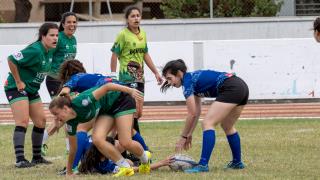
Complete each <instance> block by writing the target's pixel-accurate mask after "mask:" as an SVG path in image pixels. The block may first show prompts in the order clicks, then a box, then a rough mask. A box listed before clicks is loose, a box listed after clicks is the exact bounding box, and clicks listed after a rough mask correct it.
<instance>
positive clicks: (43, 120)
mask: <svg viewBox="0 0 320 180" xmlns="http://www.w3.org/2000/svg"><path fill="white" fill-rule="evenodd" d="M33 124H34V125H35V126H36V127H39V128H45V127H46V118H40V119H39V120H37V121H33Z"/></svg>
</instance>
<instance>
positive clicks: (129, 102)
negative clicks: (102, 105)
mask: <svg viewBox="0 0 320 180" xmlns="http://www.w3.org/2000/svg"><path fill="white" fill-rule="evenodd" d="M135 112H136V103H135V101H134V99H133V98H132V97H131V96H130V95H129V94H128V93H124V92H121V93H120V95H119V98H118V99H117V100H116V101H115V102H114V103H113V105H112V107H111V108H110V109H109V110H108V111H107V112H101V111H100V112H99V115H109V116H112V117H114V118H117V117H119V116H123V115H127V114H133V113H135Z"/></svg>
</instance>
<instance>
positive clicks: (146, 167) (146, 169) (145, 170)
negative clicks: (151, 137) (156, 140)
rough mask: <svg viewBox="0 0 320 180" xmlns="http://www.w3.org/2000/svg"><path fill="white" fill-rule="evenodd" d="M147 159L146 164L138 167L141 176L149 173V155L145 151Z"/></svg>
mask: <svg viewBox="0 0 320 180" xmlns="http://www.w3.org/2000/svg"><path fill="white" fill-rule="evenodd" d="M145 152H146V154H147V157H148V162H147V163H144V164H142V163H141V164H140V166H139V173H141V174H149V173H150V170H151V168H150V163H151V156H152V155H151V153H150V152H149V151H145Z"/></svg>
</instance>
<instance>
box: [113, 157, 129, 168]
mask: <svg viewBox="0 0 320 180" xmlns="http://www.w3.org/2000/svg"><path fill="white" fill-rule="evenodd" d="M116 165H118V166H119V167H126V168H128V167H130V164H129V163H128V161H127V160H125V159H124V158H121V159H120V160H119V161H117V162H116Z"/></svg>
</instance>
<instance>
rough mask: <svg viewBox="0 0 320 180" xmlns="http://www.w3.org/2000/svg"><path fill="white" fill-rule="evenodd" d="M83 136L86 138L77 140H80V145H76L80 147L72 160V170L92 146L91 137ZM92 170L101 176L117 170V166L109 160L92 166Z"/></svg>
mask: <svg viewBox="0 0 320 180" xmlns="http://www.w3.org/2000/svg"><path fill="white" fill-rule="evenodd" d="M77 136H78V134H77ZM79 136H80V135H79ZM85 136H86V137H85V138H78V139H77V140H78V141H79V140H80V141H82V142H81V143H79V142H77V144H78V145H79V144H81V146H79V147H78V148H77V153H76V157H75V159H74V162H73V165H72V168H76V167H77V166H78V164H79V161H80V160H81V159H82V158H83V157H84V156H85V154H86V152H87V151H88V150H89V149H90V147H91V145H92V139H91V136H87V133H85ZM94 168H95V170H96V171H97V172H99V173H101V174H107V173H114V172H115V171H116V170H117V169H118V167H117V165H116V164H115V163H114V162H113V161H111V160H110V159H106V160H104V161H100V162H99V163H97V164H95V165H94Z"/></svg>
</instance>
